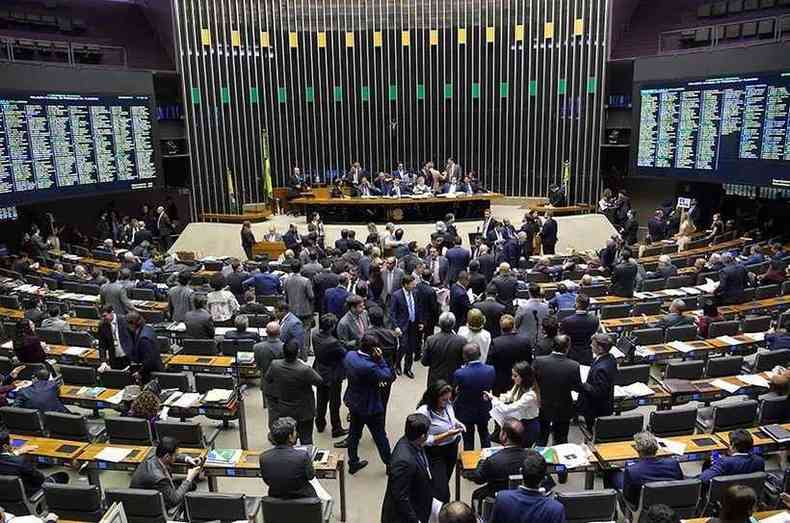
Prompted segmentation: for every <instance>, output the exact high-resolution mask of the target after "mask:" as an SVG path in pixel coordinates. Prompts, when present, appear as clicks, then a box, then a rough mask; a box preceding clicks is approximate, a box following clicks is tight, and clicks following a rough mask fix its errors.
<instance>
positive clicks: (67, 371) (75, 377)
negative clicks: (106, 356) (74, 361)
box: [59, 365, 96, 387]
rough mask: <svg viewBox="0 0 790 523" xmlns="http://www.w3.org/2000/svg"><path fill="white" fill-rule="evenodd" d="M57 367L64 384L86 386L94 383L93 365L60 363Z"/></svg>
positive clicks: (94, 372) (94, 370) (94, 371)
mask: <svg viewBox="0 0 790 523" xmlns="http://www.w3.org/2000/svg"><path fill="white" fill-rule="evenodd" d="M59 369H60V376H61V379H62V380H63V383H64V384H65V385H83V386H86V387H93V386H95V385H96V369H95V368H94V367H81V366H79V365H60V367H59Z"/></svg>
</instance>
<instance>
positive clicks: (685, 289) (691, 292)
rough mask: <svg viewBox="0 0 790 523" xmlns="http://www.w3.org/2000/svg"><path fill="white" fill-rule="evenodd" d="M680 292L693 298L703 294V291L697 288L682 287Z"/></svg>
mask: <svg viewBox="0 0 790 523" xmlns="http://www.w3.org/2000/svg"><path fill="white" fill-rule="evenodd" d="M680 290H682V291H683V292H685V293H686V294H689V295H691V296H696V295H697V294H702V291H701V290H699V289H697V288H696V287H681V288H680Z"/></svg>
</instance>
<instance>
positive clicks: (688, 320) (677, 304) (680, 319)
mask: <svg viewBox="0 0 790 523" xmlns="http://www.w3.org/2000/svg"><path fill="white" fill-rule="evenodd" d="M685 308H686V303H685V302H684V301H683V300H681V299H676V300H672V303H671V304H670V305H669V313H668V314H664V315H663V316H662V317H661V319H660V320H658V322H656V323H654V324H653V325H651V326H652V327H658V328H661V329H668V328H669V327H679V326H680V325H692V324H693V323H694V318H693V317H691V316H684V315H683V309H685Z"/></svg>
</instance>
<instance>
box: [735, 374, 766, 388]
mask: <svg viewBox="0 0 790 523" xmlns="http://www.w3.org/2000/svg"><path fill="white" fill-rule="evenodd" d="M738 381H742V382H744V383H746V384H747V385H752V386H754V387H763V388H765V389H770V388H771V384H770V383H768V380H767V379H765V378H763V377H762V376H760V375H759V374H743V375H741V376H738Z"/></svg>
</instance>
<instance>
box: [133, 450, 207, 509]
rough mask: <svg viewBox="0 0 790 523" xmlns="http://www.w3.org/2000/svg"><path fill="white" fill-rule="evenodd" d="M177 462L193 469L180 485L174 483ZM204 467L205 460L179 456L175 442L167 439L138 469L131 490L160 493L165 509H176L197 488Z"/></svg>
mask: <svg viewBox="0 0 790 523" xmlns="http://www.w3.org/2000/svg"><path fill="white" fill-rule="evenodd" d="M176 463H186V464H187V465H190V466H191V468H190V469H189V470H187V475H186V478H185V479H184V480H183V481H181V482H180V484H176V481H174V480H173V474H172V470H171V469H172V468H173V465H174V464H176ZM202 468H203V461H202V460H201V459H200V458H192V457H189V456H186V455H182V454H176V440H175V439H174V438H172V437H170V436H165V437H164V438H162V439H160V440H159V445H157V446H156V452H155V453H154V454H153V455H152V456H150V457H149V458H148V459H146V460H145V461H143V462H142V463H140V464H139V465H138V466H137V469H136V470H135V471H134V474H133V475H132V481H131V483H130V484H129V488H139V489H147V490H158V491H159V492H161V493H162V498H163V499H164V501H165V508H167V510H171V509H175V508H178V507H180V506H181V505H182V504H183V503H184V498H185V497H186V495H187V492H189V491H191V490H194V489H195V479H197V477H198V474H200V471H201V469H202Z"/></svg>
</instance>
